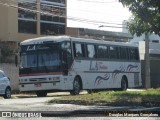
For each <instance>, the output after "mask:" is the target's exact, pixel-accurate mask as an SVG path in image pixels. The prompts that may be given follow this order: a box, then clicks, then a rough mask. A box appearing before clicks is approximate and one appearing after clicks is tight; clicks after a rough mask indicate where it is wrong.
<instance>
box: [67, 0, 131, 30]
mask: <svg viewBox="0 0 160 120" xmlns="http://www.w3.org/2000/svg"><path fill="white" fill-rule="evenodd" d="M67 2H68V3H67V17H68V20H67V26H68V27H80V28H92V29H100V30H109V31H121V30H122V28H119V29H118V28H113V27H101V28H99V26H100V25H104V26H119V25H117V24H122V21H123V20H127V19H128V18H129V16H131V13H130V12H129V11H128V9H127V8H124V7H123V6H122V4H121V3H119V2H118V0H67ZM71 19H72V20H71ZM78 21H81V22H78ZM112 23H113V24H112Z"/></svg>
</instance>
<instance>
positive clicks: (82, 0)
mask: <svg viewBox="0 0 160 120" xmlns="http://www.w3.org/2000/svg"><path fill="white" fill-rule="evenodd" d="M77 1H81V2H92V3H102V4H104V3H106V4H108V3H117V2H116V1H115V2H102V1H93V0H92V1H91V0H77Z"/></svg>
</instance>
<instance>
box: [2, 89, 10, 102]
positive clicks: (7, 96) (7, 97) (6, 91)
mask: <svg viewBox="0 0 160 120" xmlns="http://www.w3.org/2000/svg"><path fill="white" fill-rule="evenodd" d="M3 97H4V98H5V99H9V98H11V89H10V88H6V90H5V94H4V95H3Z"/></svg>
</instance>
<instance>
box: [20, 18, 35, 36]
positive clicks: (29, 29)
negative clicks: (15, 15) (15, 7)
mask: <svg viewBox="0 0 160 120" xmlns="http://www.w3.org/2000/svg"><path fill="white" fill-rule="evenodd" d="M18 32H19V33H29V34H36V33H37V23H36V22H33V21H25V20H18Z"/></svg>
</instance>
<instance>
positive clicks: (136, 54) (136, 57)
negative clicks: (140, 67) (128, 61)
mask: <svg viewBox="0 0 160 120" xmlns="http://www.w3.org/2000/svg"><path fill="white" fill-rule="evenodd" d="M135 59H136V60H139V51H138V48H136V49H135Z"/></svg>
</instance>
